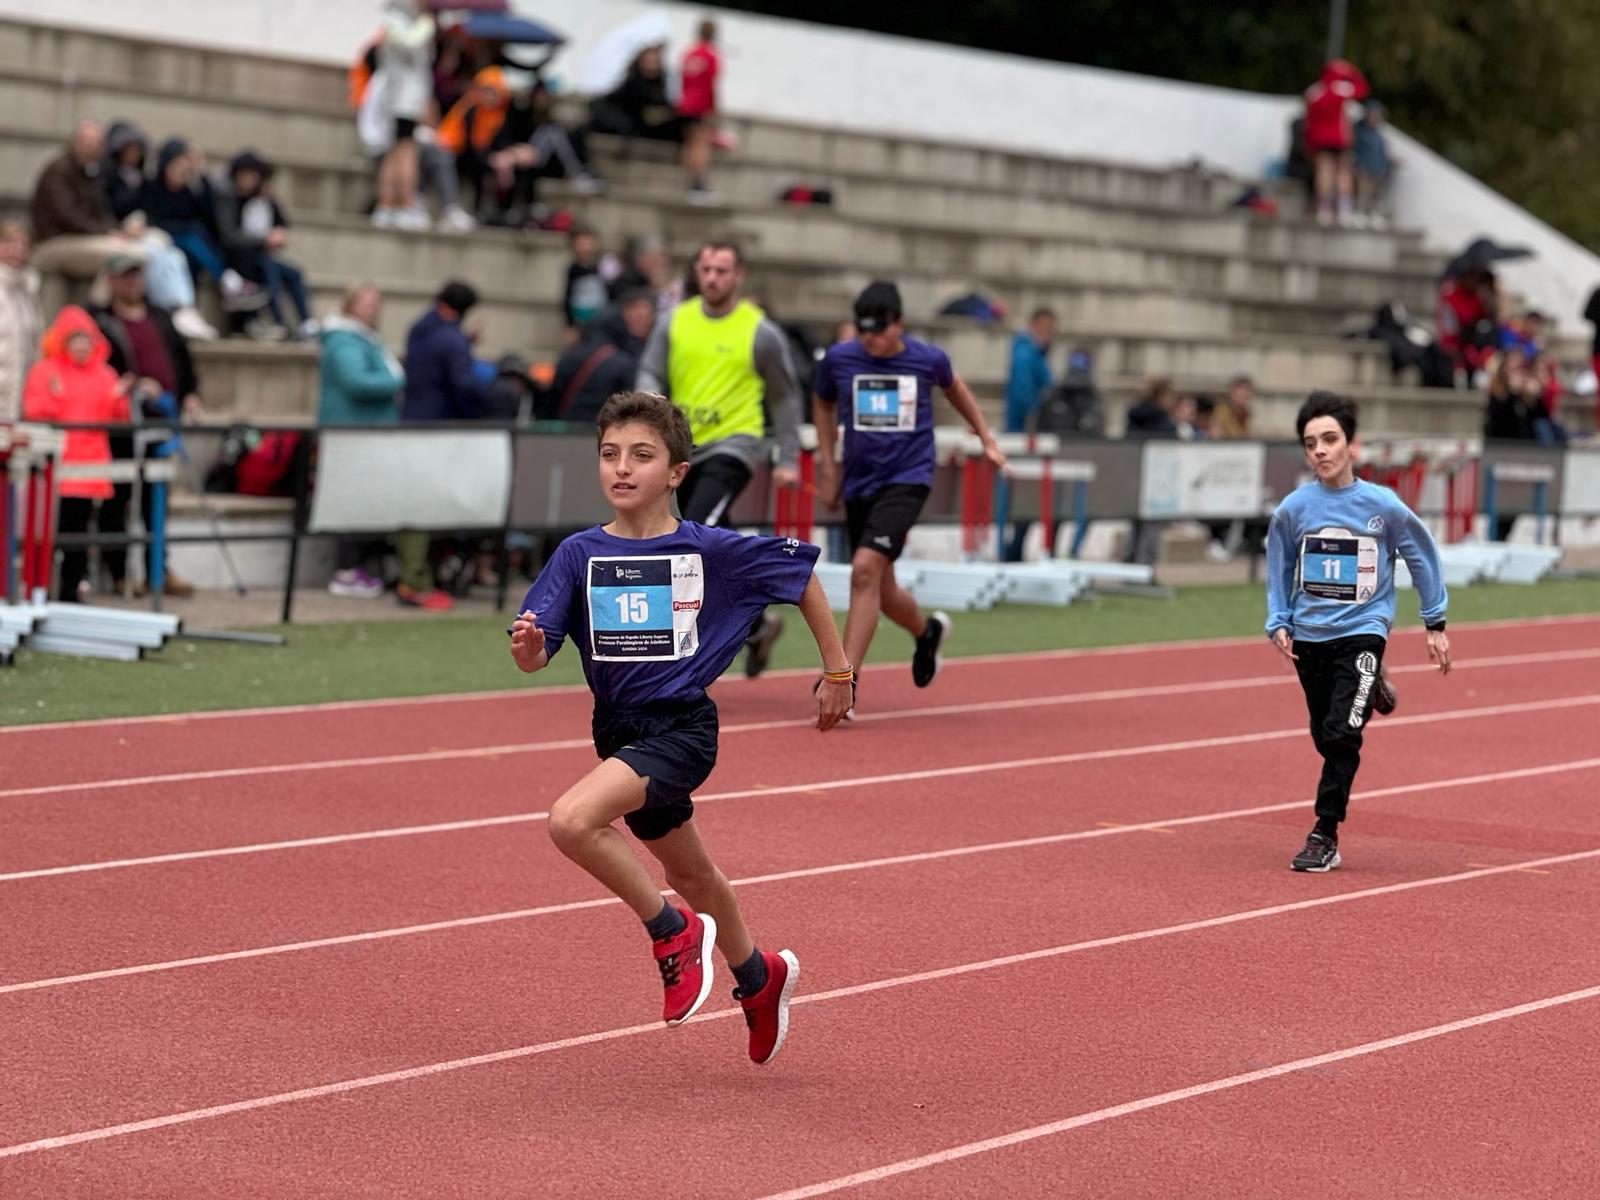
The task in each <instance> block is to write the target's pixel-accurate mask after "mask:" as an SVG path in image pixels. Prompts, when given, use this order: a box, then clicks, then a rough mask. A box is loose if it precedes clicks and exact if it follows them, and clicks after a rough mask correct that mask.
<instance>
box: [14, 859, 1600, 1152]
mask: <svg viewBox="0 0 1600 1200" xmlns="http://www.w3.org/2000/svg"><path fill="white" fill-rule="evenodd" d="M1595 858H1600V849H1596V850H1583V851H1579V852H1577V853H1574V854H1559V855H1553V856H1551V857H1548V858H1536V859H1530V860H1528V861H1526V862H1517V863H1506V864H1505V865H1503V866H1499V867H1486V868H1483V869H1481V870H1476V871H1460V872H1457V873H1455V874H1452V875H1436V876H1431V877H1429V878H1425V879H1412V880H1407V881H1406V882H1404V883H1391V884H1385V885H1384V886H1382V887H1372V888H1364V889H1362V890H1360V891H1355V892H1341V893H1339V894H1337V895H1333V896H1316V897H1313V898H1311V899H1308V900H1297V901H1294V902H1292V903H1289V904H1276V905H1273V906H1271V907H1270V908H1254V909H1247V910H1245V911H1243V912H1235V913H1228V914H1225V915H1223V916H1219V917H1207V918H1203V919H1201V920H1196V921H1185V922H1183V923H1182V924H1178V925H1166V926H1162V927H1161V928H1159V929H1142V930H1138V931H1136V932H1132V933H1121V934H1115V935H1113V936H1111V937H1103V938H1095V939H1093V940H1090V941H1085V942H1071V943H1068V944H1066V945H1063V946H1051V947H1048V948H1046V949H1042V950H1030V951H1027V952H1025V953H1022V954H1008V955H1004V956H1003V957H1000V958H989V959H983V960H981V961H978V962H967V963H961V964H959V965H957V966H952V967H941V968H939V969H937V970H932V971H918V972H916V973H914V974H910V975H898V976H894V977H892V978H889V979H878V980H874V981H872V982H870V983H861V984H854V985H852V986H849V987H841V988H833V989H831V990H830V991H825V992H812V993H809V994H807V995H801V996H796V997H795V998H794V999H793V1000H792V1001H791V1005H800V1004H820V1003H823V1002H825V1001H828V1000H839V999H844V998H847V997H850V996H863V995H867V994H869V993H872V992H881V991H886V990H888V989H890V988H900V987H909V986H912V985H915V984H919V983H929V982H933V981H935V980H940V979H953V978H956V977H958V976H962V975H972V974H977V973H979V972H983V971H993V970H998V969H1001V968H1004V967H1011V966H1017V965H1020V964H1022V963H1031V962H1040V961H1043V960H1046V959H1052V958H1060V957H1062V956H1064V955H1068V954H1078V953H1082V952H1084V951H1088V950H1100V949H1105V948H1107V947H1110V946H1121V945H1126V944H1128V943H1131V942H1142V941H1150V940H1152V939H1155V938H1162V937H1173V936H1177V935H1180V934H1185V933H1193V932H1196V931H1198V930H1202V929H1217V928H1221V927H1223V926H1227V925H1237V924H1239V923H1241V922H1245V921H1256V920H1261V919H1263V918H1266V917H1275V916H1281V915H1282V914H1284V913H1291V912H1300V911H1304V910H1306V909H1312V908H1323V907H1326V906H1328V905H1331V904H1347V903H1350V902H1353V901H1356V900H1365V899H1370V898H1372V897H1374V896H1388V895H1393V894H1395V893H1399V892H1408V891H1415V890H1417V889H1419V888H1429V887H1441V886H1443V885H1445V884H1451V883H1464V882H1467V881H1469V880H1474V879H1486V878H1489V877H1491V876H1495V875H1506V874H1511V873H1514V872H1520V871H1523V870H1524V869H1525V868H1528V867H1547V866H1554V865H1557V864H1560V863H1572V862H1581V861H1584V860H1586V859H1595ZM1530 886H1537V885H1533V884H1530ZM1590 991H1591V992H1593V993H1596V994H1600V988H1596V989H1590ZM1570 994H1571V995H1577V993H1570ZM1585 994H1588V993H1585ZM742 1012H743V1010H742V1009H740V1008H724V1009H719V1010H717V1011H716V1012H711V1013H701V1014H699V1015H697V1016H695V1017H692V1018H691V1019H690V1020H689V1021H688V1022H686V1024H689V1025H695V1024H699V1023H701V1022H704V1021H719V1020H726V1019H728V1018H731V1017H734V1016H738V1015H740V1014H742ZM664 1028H665V1026H663V1025H661V1024H660V1023H659V1022H651V1023H650V1024H648V1025H627V1026H623V1027H622V1028H619V1029H605V1030H600V1031H598V1032H596V1033H586V1034H580V1035H578V1036H576V1037H569V1038H561V1039H559V1040H557V1041H551V1042H539V1043H536V1044H534V1045H531V1046H513V1047H511V1048H509V1049H506V1050H496V1051H492V1052H490V1053H488V1054H474V1055H472V1056H470V1057H467V1058H456V1059H450V1060H448V1061H446V1062H435V1063H427V1064H425V1065H423V1066H417V1067H406V1068H404V1069H402V1070H398V1071H385V1072H383V1073H382V1074H378V1075H363V1076H360V1077H358V1078H354V1079H342V1080H339V1081H338V1082H335V1083H325V1084H319V1085H317V1086H315V1087H305V1088H297V1089H295V1090H294V1091H288V1092H275V1093H273V1094H271V1095H267V1096H255V1097H252V1098H250V1099H248V1100H235V1101H233V1102H231V1103H228V1104H216V1105H211V1106H210V1107H207V1108H194V1109H188V1110H186V1111H184V1112H176V1113H168V1114H167V1115H165V1116H160V1117H150V1118H147V1119H145V1120H142V1121H129V1122H126V1123H124V1124H120V1125H107V1126H103V1127H101V1128H99V1129H85V1130H81V1131H79V1132H77V1133H67V1134H60V1135H58V1136H54V1137H46V1138H39V1139H37V1140H35V1141H31V1142H20V1143H18V1144H16V1145H12V1146H4V1147H0V1159H3V1158H17V1157H20V1156H21V1155H24V1154H34V1153H37V1152H39V1151H42V1150H59V1149H63V1148H64V1147H67V1146H78V1145H82V1144H84V1143H85V1142H101V1141H106V1140H108V1139H110V1138H118V1137H127V1136H129V1135H131V1134H136V1133H147V1132H149V1131H150V1130H154V1129H166V1128H170V1127H172V1126H174V1125H189V1124H192V1123H194V1122H196V1121H205V1120H210V1119H211V1118H214V1117H225V1116H231V1115H234V1114H236V1113H245V1112H256V1111H259V1110H261V1109H265V1108H277V1107H280V1106H282V1105H285V1104H294V1103H297V1102H299V1101H302V1100H315V1099H319V1098H320V1097H323V1096H337V1095H341V1094H344V1093H347V1092H357V1091H365V1090H367V1089H369V1088H375V1087H382V1086H384V1085H386V1084H391V1083H404V1082H406V1081H408V1080H412V1079H424V1078H427V1077H428V1076H432V1075H443V1074H446V1073H449V1072H454V1071H462V1070H467V1069H469V1068H472V1067H481V1066H487V1065H489V1064H491V1063H499V1062H508V1061H511V1060H513V1059H521V1058H531V1057H533V1056H535V1055H539V1054H550V1053H553V1052H555V1051H559V1050H568V1049H573V1048H575V1047H580V1046H592V1045H596V1044H598V1043H601V1042H610V1041H615V1040H617V1039H619V1038H625V1037H635V1036H638V1035H640V1034H650V1033H657V1032H660V1031H661V1030H663V1029H664Z"/></svg>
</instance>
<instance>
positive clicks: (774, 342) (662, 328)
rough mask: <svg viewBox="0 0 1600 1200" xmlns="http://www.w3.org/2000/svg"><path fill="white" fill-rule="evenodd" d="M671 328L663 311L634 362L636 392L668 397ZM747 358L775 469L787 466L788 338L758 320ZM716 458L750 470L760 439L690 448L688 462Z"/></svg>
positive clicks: (791, 436)
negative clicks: (756, 380)
mask: <svg viewBox="0 0 1600 1200" xmlns="http://www.w3.org/2000/svg"><path fill="white" fill-rule="evenodd" d="M671 329H672V314H671V313H670V312H669V313H667V314H666V315H664V316H663V317H661V319H660V320H658V321H657V322H656V324H655V328H654V329H652V330H651V331H650V339H649V341H647V342H646V343H645V347H644V354H643V355H642V356H641V357H640V359H639V377H638V383H637V386H638V387H639V388H640V389H641V390H642V391H647V392H660V393H661V394H662V395H664V396H669V397H670V395H671V393H670V392H669V391H668V390H667V380H668V378H669V377H670V376H669V373H668V368H667V356H668V353H669V346H670V342H671V338H670V334H671ZM753 358H754V360H755V361H754V366H755V369H756V373H757V374H758V375H760V376H761V382H762V385H763V387H764V389H765V394H764V396H763V403H764V404H765V406H766V410H767V420H768V421H769V422H771V424H772V428H773V432H774V433H775V434H776V436H777V441H778V465H779V466H780V467H793V466H794V465H795V463H796V462H797V461H799V458H800V411H801V402H802V397H801V395H800V379H799V377H798V376H797V375H796V374H795V370H794V363H793V362H792V361H791V360H790V358H789V346H788V339H787V338H786V337H785V336H784V332H783V330H782V329H780V328H778V326H777V324H776V323H775V322H773V321H772V320H771V319H770V318H768V317H762V318H761V324H760V325H759V326H758V327H757V328H756V338H755V346H754V348H753ZM716 454H728V455H732V456H733V457H735V458H738V459H740V460H741V461H742V462H743V463H744V464H745V465H746V466H748V467H750V468H752V469H754V468H755V467H756V466H757V465H758V464H759V463H760V461H761V439H760V438H757V437H752V436H750V435H748V434H735V435H734V436H732V437H728V438H724V439H722V440H721V441H719V442H708V443H706V444H705V445H701V446H696V447H695V448H694V457H693V460H692V461H694V462H696V463H699V462H704V461H705V460H706V459H708V458H710V457H712V456H713V455H716Z"/></svg>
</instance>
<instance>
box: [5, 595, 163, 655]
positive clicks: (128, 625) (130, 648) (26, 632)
mask: <svg viewBox="0 0 1600 1200" xmlns="http://www.w3.org/2000/svg"><path fill="white" fill-rule="evenodd" d="M182 628H183V623H182V621H181V620H180V619H179V618H178V617H176V616H173V615H172V614H171V613H151V612H130V611H127V610H125V609H120V608H95V607H93V606H92V605H87V604H33V605H26V604H18V605H8V606H0V650H5V648H6V645H7V643H9V644H10V651H9V652H8V653H7V656H8V657H9V653H10V652H14V651H15V650H16V649H18V648H20V647H24V646H25V647H27V648H28V649H29V650H36V651H38V652H39V653H41V654H64V655H68V656H71V657H74V658H98V659H106V660H110V661H113V662H134V661H136V660H138V659H139V658H142V657H143V656H144V654H145V652H146V651H150V650H159V649H161V648H162V647H163V646H165V645H166V644H167V642H168V640H169V639H171V638H173V637H176V636H177V635H178V634H179V632H180V631H181V630H182Z"/></svg>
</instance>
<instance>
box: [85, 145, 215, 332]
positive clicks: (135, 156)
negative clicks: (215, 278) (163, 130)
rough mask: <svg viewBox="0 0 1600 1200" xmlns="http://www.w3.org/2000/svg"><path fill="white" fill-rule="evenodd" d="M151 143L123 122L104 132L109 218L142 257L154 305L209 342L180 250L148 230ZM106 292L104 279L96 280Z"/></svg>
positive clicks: (103, 173) (104, 177)
mask: <svg viewBox="0 0 1600 1200" xmlns="http://www.w3.org/2000/svg"><path fill="white" fill-rule="evenodd" d="M148 154H149V142H148V141H147V140H146V138H145V136H144V134H143V132H141V131H140V129H139V128H138V127H137V126H136V125H133V124H131V123H129V122H127V121H114V122H112V124H111V127H110V129H108V130H107V131H106V156H105V161H104V162H103V163H102V164H101V170H100V178H101V179H102V180H103V181H104V182H105V189H106V202H107V203H108V204H110V206H111V215H112V216H113V217H115V218H116V219H117V221H118V222H119V223H120V224H121V226H122V231H123V232H124V233H125V234H127V235H128V237H130V238H132V239H133V240H134V241H135V242H136V243H137V245H138V247H139V249H140V250H141V251H142V252H143V254H144V260H145V263H144V274H145V286H146V287H147V288H148V290H149V293H150V299H151V301H152V302H153V303H155V304H158V305H160V306H161V307H162V308H165V309H169V310H171V312H172V323H173V324H174V325H176V326H177V327H178V332H179V333H181V334H183V336H184V337H186V338H195V339H197V340H199V341H207V342H208V341H212V340H214V339H215V338H216V336H217V331H216V330H215V329H214V328H212V326H211V324H210V322H208V321H207V320H206V319H205V318H204V317H202V316H201V315H200V310H199V309H197V308H196V307H195V295H194V277H193V276H192V275H190V274H189V262H188V260H187V259H186V258H185V257H184V255H183V251H181V250H179V249H178V248H177V247H176V246H175V245H173V244H172V239H171V238H170V237H169V236H168V235H167V234H166V233H165V232H164V231H162V230H160V229H153V228H151V226H150V224H149V221H148V220H147V219H146V217H145V213H144V188H145V184H146V182H148V180H147V178H146V175H145V159H146V157H147V156H148ZM96 286H97V288H98V289H102V290H103V288H104V282H103V281H102V280H98V279H97V281H96Z"/></svg>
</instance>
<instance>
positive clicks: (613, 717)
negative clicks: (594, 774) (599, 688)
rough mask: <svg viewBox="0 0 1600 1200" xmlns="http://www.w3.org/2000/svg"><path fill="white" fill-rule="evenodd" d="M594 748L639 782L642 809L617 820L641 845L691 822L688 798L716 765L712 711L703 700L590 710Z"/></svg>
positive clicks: (706, 699)
mask: <svg viewBox="0 0 1600 1200" xmlns="http://www.w3.org/2000/svg"><path fill="white" fill-rule="evenodd" d="M594 748H595V753H597V754H599V756H600V757H601V758H602V759H606V758H615V759H620V760H621V761H622V762H625V763H627V764H628V766H630V767H631V768H633V770H634V772H635V773H637V774H638V775H639V776H640V777H641V778H643V779H644V780H645V781H646V782H645V789H644V806H643V807H642V808H636V809H634V810H633V811H632V812H631V813H628V814H627V815H626V816H624V817H623V818H622V819H623V820H624V821H626V822H627V824H628V828H629V829H630V830H632V831H633V836H634V837H636V838H638V839H639V840H640V841H641V842H650V841H654V840H655V839H656V838H661V837H666V836H667V834H669V833H671V832H672V831H673V830H674V829H677V828H678V827H679V826H680V825H682V824H683V823H684V822H685V821H687V820H688V819H689V818H690V817H692V816H694V802H693V801H692V800H691V799H690V797H691V796H692V795H693V794H694V792H695V789H696V788H698V787H699V786H700V785H701V784H703V783H704V782H705V781H706V776H708V775H710V774H711V768H713V767H715V766H716V765H717V706H716V704H714V703H713V702H712V700H711V698H710V697H709V696H702V697H700V698H699V699H698V700H673V701H661V702H659V703H655V704H645V705H639V706H637V707H624V708H618V707H612V708H600V707H598V706H597V707H596V708H595V710H594Z"/></svg>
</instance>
